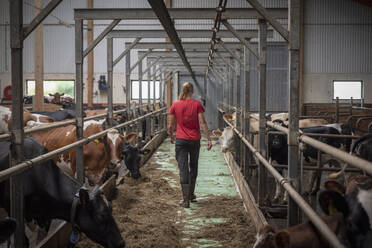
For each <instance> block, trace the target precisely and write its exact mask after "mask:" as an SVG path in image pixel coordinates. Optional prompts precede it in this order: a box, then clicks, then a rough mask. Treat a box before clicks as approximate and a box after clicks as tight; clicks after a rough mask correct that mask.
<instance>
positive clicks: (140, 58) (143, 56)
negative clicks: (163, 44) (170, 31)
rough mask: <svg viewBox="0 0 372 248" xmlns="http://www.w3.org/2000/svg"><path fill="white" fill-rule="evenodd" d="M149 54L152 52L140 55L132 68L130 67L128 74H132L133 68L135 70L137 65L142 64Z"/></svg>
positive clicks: (148, 51) (150, 50)
mask: <svg viewBox="0 0 372 248" xmlns="http://www.w3.org/2000/svg"><path fill="white" fill-rule="evenodd" d="M151 52H152V49H149V50H147V51H146V52H145V53H144V54H142V56H140V57H139V58H138V60H137V62H136V63H135V64H134V65H133V66H131V67H130V69H129V72H132V71H133V70H134V68H136V67H137V65H138V64H139V63H142V60H143V59H144V58H146V57H147V55H149V54H150V53H151Z"/></svg>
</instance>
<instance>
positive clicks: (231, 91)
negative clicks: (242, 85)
mask: <svg viewBox="0 0 372 248" xmlns="http://www.w3.org/2000/svg"><path fill="white" fill-rule="evenodd" d="M229 60H230V64H233V62H234V61H233V58H232V57H230V59H229ZM228 70H229V83H228V84H229V111H230V112H232V111H233V109H232V107H233V106H234V71H233V70H232V69H231V68H229V69H228Z"/></svg>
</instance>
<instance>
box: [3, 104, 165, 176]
mask: <svg viewBox="0 0 372 248" xmlns="http://www.w3.org/2000/svg"><path fill="white" fill-rule="evenodd" d="M165 109H166V108H161V109H159V110H156V111H153V112H151V113H148V114H145V115H143V116H141V117H138V118H136V119H133V120H130V121H127V122H125V123H122V124H119V125H117V126H114V127H112V128H109V129H106V130H104V131H102V132H99V133H96V134H94V135H91V136H89V137H86V138H83V139H80V140H78V141H76V142H74V143H71V144H70V145H67V146H64V147H62V148H59V149H57V150H54V151H51V152H48V153H45V154H43V155H40V156H38V157H35V158H33V159H30V160H27V161H24V162H22V163H19V164H17V165H15V166H12V167H10V168H8V169H6V170H3V171H0V182H2V181H5V180H7V179H9V177H11V176H15V175H18V174H20V173H22V172H24V171H25V170H27V169H29V168H31V167H32V166H34V165H35V164H37V163H40V162H43V161H46V160H48V159H51V158H53V157H55V156H58V155H60V154H62V153H64V152H66V151H69V150H71V149H74V148H76V147H81V146H83V145H84V144H87V143H89V142H91V141H93V140H95V139H98V138H100V137H102V136H104V135H105V134H107V133H108V132H110V131H112V130H114V129H117V128H123V127H126V126H129V125H131V124H134V123H136V122H138V121H141V120H143V119H145V118H148V117H150V116H153V115H157V114H159V113H160V112H163V111H165Z"/></svg>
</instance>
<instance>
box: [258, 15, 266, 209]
mask: <svg viewBox="0 0 372 248" xmlns="http://www.w3.org/2000/svg"><path fill="white" fill-rule="evenodd" d="M258 26H259V49H258V50H259V51H258V53H259V61H258V62H259V63H258V64H259V67H258V70H259V74H258V77H259V86H258V87H259V95H260V104H259V113H260V115H259V119H260V120H259V142H258V143H259V151H260V153H261V154H262V156H263V157H266V145H265V129H266V47H267V25H266V21H265V20H263V19H259V20H258ZM266 177H267V175H266V170H265V167H264V166H263V165H262V164H261V163H260V164H259V166H258V202H259V205H260V206H263V205H264V204H265V200H266V197H267V195H266V192H267V189H266V181H267V180H266Z"/></svg>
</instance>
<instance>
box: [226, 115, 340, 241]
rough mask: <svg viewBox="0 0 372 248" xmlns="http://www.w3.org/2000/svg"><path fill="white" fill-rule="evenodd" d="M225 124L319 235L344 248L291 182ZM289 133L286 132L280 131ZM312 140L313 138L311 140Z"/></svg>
mask: <svg viewBox="0 0 372 248" xmlns="http://www.w3.org/2000/svg"><path fill="white" fill-rule="evenodd" d="M223 119H224V121H225V123H227V124H228V125H229V126H230V127H231V128H232V129H233V130H234V132H235V133H236V134H237V135H238V137H239V138H240V139H241V140H242V141H243V143H244V144H245V145H246V146H247V147H248V148H249V150H250V151H251V152H252V154H253V156H255V157H256V158H257V159H258V160H259V161H260V162H261V163H262V165H263V166H265V168H266V169H267V171H268V172H269V173H270V174H271V175H272V176H273V177H274V178H275V180H277V181H278V182H279V183H280V185H281V186H282V187H283V188H284V189H285V190H286V191H287V192H288V194H289V195H290V196H291V198H292V199H293V200H294V201H295V202H296V203H297V205H298V206H299V207H300V208H301V209H302V211H303V212H304V213H305V215H306V216H307V217H308V218H309V219H310V220H311V221H312V223H313V224H314V226H315V227H316V228H317V229H318V230H319V233H320V234H321V235H322V236H323V237H324V238H325V239H326V240H327V241H328V242H329V243H330V244H331V245H332V246H333V247H344V246H343V245H342V244H341V243H340V241H339V240H338V238H337V236H336V235H335V234H334V233H333V232H332V231H331V229H330V228H329V227H328V226H327V225H326V224H325V223H324V222H323V220H322V219H321V218H320V217H319V216H318V214H317V213H316V212H315V211H314V210H313V209H312V208H311V206H310V205H309V204H308V203H307V202H306V201H305V200H304V199H303V198H302V197H301V195H300V194H299V193H298V192H297V191H296V190H295V189H294V188H293V187H292V185H291V184H290V183H289V181H288V180H287V179H286V178H284V177H283V176H282V175H280V173H279V172H278V171H277V170H276V169H275V168H274V167H273V165H272V164H270V163H269V162H268V161H267V160H266V159H265V158H264V157H263V156H262V155H261V154H260V152H259V151H257V150H256V149H255V148H254V146H253V145H252V144H251V143H250V142H249V141H248V140H247V139H246V138H245V137H244V136H243V135H242V134H241V133H240V132H239V130H237V129H236V128H235V127H234V126H233V125H232V124H231V123H230V122H228V121H227V120H226V119H225V118H223ZM280 131H283V132H285V133H287V131H286V130H280ZM310 139H311V138H310Z"/></svg>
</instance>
